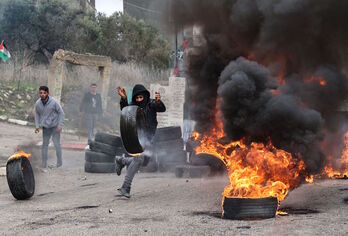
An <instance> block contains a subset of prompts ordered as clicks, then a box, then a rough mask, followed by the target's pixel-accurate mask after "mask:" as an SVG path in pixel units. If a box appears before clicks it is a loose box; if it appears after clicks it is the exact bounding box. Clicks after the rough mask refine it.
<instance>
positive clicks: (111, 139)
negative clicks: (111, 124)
mask: <svg viewBox="0 0 348 236" xmlns="http://www.w3.org/2000/svg"><path fill="white" fill-rule="evenodd" d="M95 141H96V142H99V143H104V144H108V145H110V146H113V147H122V140H121V137H119V136H116V135H112V134H106V133H97V134H96V135H95Z"/></svg>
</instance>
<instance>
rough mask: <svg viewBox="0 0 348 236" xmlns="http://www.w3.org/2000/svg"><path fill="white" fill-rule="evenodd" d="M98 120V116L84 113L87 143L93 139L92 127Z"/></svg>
mask: <svg viewBox="0 0 348 236" xmlns="http://www.w3.org/2000/svg"><path fill="white" fill-rule="evenodd" d="M97 119H98V114H93V113H86V114H85V120H86V123H87V127H88V143H89V142H91V141H93V139H94V127H95V124H96V122H97Z"/></svg>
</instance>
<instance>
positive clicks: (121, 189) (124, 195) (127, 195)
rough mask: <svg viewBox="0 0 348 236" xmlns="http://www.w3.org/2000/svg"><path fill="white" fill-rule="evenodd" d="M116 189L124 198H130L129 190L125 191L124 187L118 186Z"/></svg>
mask: <svg viewBox="0 0 348 236" xmlns="http://www.w3.org/2000/svg"><path fill="white" fill-rule="evenodd" d="M117 191H118V192H119V193H120V195H121V196H123V197H125V198H130V197H131V196H130V191H127V190H126V189H125V188H119V189H117Z"/></svg>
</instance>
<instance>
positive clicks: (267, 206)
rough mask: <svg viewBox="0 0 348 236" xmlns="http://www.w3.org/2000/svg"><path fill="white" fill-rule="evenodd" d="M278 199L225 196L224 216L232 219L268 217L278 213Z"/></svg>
mask: <svg viewBox="0 0 348 236" xmlns="http://www.w3.org/2000/svg"><path fill="white" fill-rule="evenodd" d="M277 208H278V200H277V198H274V197H269V198H225V200H224V204H223V209H224V214H223V217H224V218H225V219H232V220H244V219H268V218H273V217H275V215H276V211H277Z"/></svg>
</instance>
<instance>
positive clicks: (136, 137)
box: [120, 106, 147, 154]
mask: <svg viewBox="0 0 348 236" xmlns="http://www.w3.org/2000/svg"><path fill="white" fill-rule="evenodd" d="M144 127H145V118H144V116H143V114H142V111H141V109H140V108H139V107H138V106H127V107H125V108H123V109H122V114H121V119H120V129H121V138H122V143H123V146H124V148H125V149H126V151H127V152H128V153H131V154H137V153H142V152H143V151H144V143H143V140H144V141H146V140H147V138H146V136H145V128H144ZM140 141H142V142H140ZM142 143H143V145H142Z"/></svg>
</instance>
